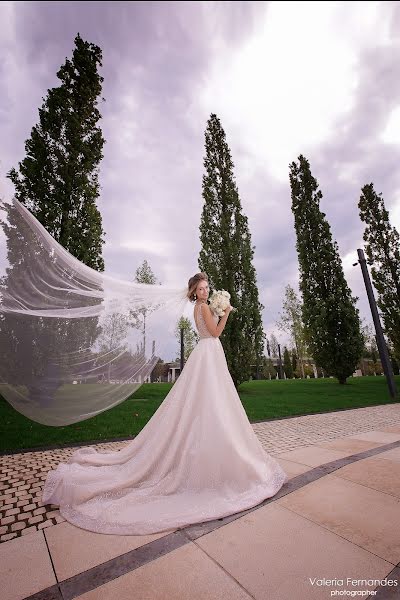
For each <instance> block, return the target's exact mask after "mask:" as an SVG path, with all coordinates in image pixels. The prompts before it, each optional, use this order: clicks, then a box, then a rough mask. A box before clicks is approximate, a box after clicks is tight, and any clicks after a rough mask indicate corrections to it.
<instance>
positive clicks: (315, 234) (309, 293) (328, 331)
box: [289, 155, 363, 384]
mask: <svg viewBox="0 0 400 600" xmlns="http://www.w3.org/2000/svg"><path fill="white" fill-rule="evenodd" d="M298 161H299V162H298V164H296V163H295V162H293V163H292V164H291V165H290V176H289V177H290V186H291V198H292V211H293V214H294V220H295V229H296V236H297V244H296V248H297V253H298V257H299V268H300V290H301V292H302V295H303V322H304V325H305V328H306V334H307V339H308V345H309V348H310V351H311V354H312V356H313V358H314V360H315V361H316V363H317V364H318V365H319V366H321V367H322V368H323V369H324V371H326V372H328V373H330V374H332V375H334V376H335V377H336V378H337V379H338V380H339V383H342V384H344V383H346V379H347V377H349V376H350V375H351V374H352V373H353V372H354V369H355V367H356V365H357V363H358V360H359V358H360V356H361V354H362V349H363V337H362V334H361V324H360V319H359V311H358V309H357V308H356V306H355V304H356V301H357V298H354V297H353V296H352V295H351V291H350V288H349V287H348V285H347V282H346V280H345V277H344V273H343V267H342V263H341V259H340V256H339V249H338V245H337V243H336V241H333V240H332V234H331V230H330V226H329V223H328V221H327V220H326V218H325V214H324V213H323V212H321V210H320V206H319V202H320V199H321V198H322V193H321V191H320V190H319V189H318V182H317V180H316V179H315V178H314V177H313V176H312V174H311V170H310V165H309V162H308V161H307V159H306V158H305V157H304V156H302V155H300V156H299V158H298Z"/></svg>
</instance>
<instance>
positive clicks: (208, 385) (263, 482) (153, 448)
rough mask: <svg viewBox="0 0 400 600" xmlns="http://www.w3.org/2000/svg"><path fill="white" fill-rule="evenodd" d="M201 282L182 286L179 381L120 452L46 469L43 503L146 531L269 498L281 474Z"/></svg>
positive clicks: (123, 529) (92, 453)
mask: <svg viewBox="0 0 400 600" xmlns="http://www.w3.org/2000/svg"><path fill="white" fill-rule="evenodd" d="M208 295H209V287H208V279H207V275H206V274H205V273H197V274H196V275H194V276H193V277H191V279H190V280H189V283H188V290H187V297H188V298H189V300H190V301H191V302H193V303H194V320H195V323H196V328H197V330H198V333H199V337H200V339H199V342H198V344H197V346H196V347H195V348H194V350H193V351H192V353H191V354H190V356H189V358H188V360H187V362H186V364H185V367H184V369H183V371H182V373H181V374H180V376H179V378H178V380H177V381H176V383H175V384H174V386H173V387H172V389H171V390H170V392H169V393H168V395H167V396H166V398H165V399H164V401H163V402H162V404H161V405H160V407H159V408H158V409H157V411H156V412H155V413H154V415H153V416H152V417H151V419H150V420H149V421H148V423H147V424H146V426H145V427H144V428H143V429H142V430H141V431H140V433H139V434H138V435H137V436H136V437H135V438H134V439H133V440H132V441H131V442H129V443H128V444H127V445H126V446H125V447H124V448H123V449H122V450H119V451H115V452H107V453H104V452H102V453H101V452H98V451H96V450H95V449H94V448H93V447H84V448H80V449H78V450H77V451H75V452H74V453H73V454H72V456H71V457H70V458H69V460H68V463H60V464H59V465H58V466H57V468H56V470H53V471H50V472H49V473H48V475H47V479H46V482H45V485H44V489H43V497H42V502H43V503H45V504H55V505H58V506H59V507H60V513H61V515H62V516H63V517H64V518H65V519H66V520H67V521H69V522H70V523H73V524H74V525H76V526H78V527H81V528H83V529H87V530H90V531H95V532H98V533H105V534H118V535H145V534H153V533H159V532H163V531H169V530H175V529H177V528H181V527H185V526H187V525H190V524H193V523H201V522H204V521H211V520H214V519H217V518H221V517H225V516H227V515H231V514H234V513H237V512H240V511H243V510H245V509H248V508H251V507H254V506H256V505H257V504H259V503H260V502H262V501H263V500H265V499H266V498H270V497H272V496H274V495H275V494H276V493H277V492H278V491H279V490H280V488H281V487H282V485H283V484H284V483H285V482H286V481H287V476H286V474H285V472H284V471H283V470H282V468H281V467H280V465H279V463H278V462H277V461H276V460H275V459H274V458H273V457H271V456H269V455H268V454H267V453H266V452H265V450H264V449H263V447H262V445H261V443H260V442H259V440H258V438H257V436H256V435H255V433H254V431H253V428H252V426H251V424H250V422H249V420H248V418H247V415H246V413H245V410H244V408H243V406H242V403H241V401H240V398H239V396H238V393H237V391H236V388H235V386H234V383H233V380H232V378H231V376H230V373H229V371H228V367H227V363H226V358H225V354H224V350H223V347H222V344H221V342H220V340H219V336H220V335H221V333H222V332H223V330H224V327H225V325H226V322H227V320H228V317H229V313H230V312H231V310H232V307H231V306H229V307H228V309H227V310H226V311H225V314H224V316H223V317H222V318H221V319H219V317H218V316H217V315H215V314H214V313H212V312H211V310H210V307H209V305H208V304H207V299H208Z"/></svg>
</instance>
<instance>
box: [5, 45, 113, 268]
mask: <svg viewBox="0 0 400 600" xmlns="http://www.w3.org/2000/svg"><path fill="white" fill-rule="evenodd" d="M101 60H102V52H101V49H100V48H99V47H98V46H95V45H94V44H90V43H88V42H85V41H83V40H82V38H81V37H80V35H79V34H78V35H77V37H76V38H75V49H74V51H73V56H72V59H71V60H69V59H66V61H65V64H64V65H63V66H62V67H61V68H60V70H59V71H58V73H57V77H58V78H59V79H60V81H61V84H60V85H59V86H58V87H54V88H52V89H50V90H48V93H47V97H46V99H45V100H44V102H43V105H42V108H40V109H39V124H38V125H35V126H34V127H33V128H32V132H31V136H30V138H29V139H28V140H27V141H26V142H25V150H26V158H24V160H23V161H22V162H21V163H19V170H18V171H17V170H16V169H15V168H13V169H11V171H10V172H9V173H8V177H9V178H10V179H11V180H12V182H13V183H14V186H15V190H16V193H15V196H16V198H17V199H18V200H19V201H20V202H21V203H22V204H24V205H25V206H26V207H27V208H28V209H29V210H30V211H31V212H32V213H33V215H34V216H35V217H36V218H37V219H38V220H39V221H40V222H41V223H42V225H43V226H44V227H45V228H46V229H47V231H48V232H49V233H50V234H51V235H52V236H53V237H54V238H55V239H56V240H57V241H58V242H59V243H60V244H61V245H62V246H63V247H64V248H65V249H66V250H68V251H69V252H70V253H71V254H72V255H73V256H75V257H76V258H78V259H79V260H80V261H82V262H83V263H85V264H86V265H88V266H89V267H92V268H93V269H96V270H98V271H103V270H104V261H103V258H102V256H101V254H102V244H103V243H104V239H103V238H102V235H103V233H104V232H103V229H102V220H101V215H100V212H99V211H98V209H97V207H96V199H97V197H98V196H99V183H98V165H99V163H100V160H101V159H102V157H103V154H102V149H103V145H104V138H103V135H102V131H101V129H100V127H99V126H98V125H97V123H98V121H99V119H100V118H101V116H100V112H99V110H98V108H97V105H98V97H99V95H100V93H101V89H102V82H103V77H101V76H100V75H99V73H98V67H99V66H101V64H102V63H101Z"/></svg>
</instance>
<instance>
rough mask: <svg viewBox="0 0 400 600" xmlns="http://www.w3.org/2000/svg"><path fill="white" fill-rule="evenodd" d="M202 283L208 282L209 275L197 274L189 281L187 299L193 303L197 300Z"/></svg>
mask: <svg viewBox="0 0 400 600" xmlns="http://www.w3.org/2000/svg"><path fill="white" fill-rule="evenodd" d="M200 281H207V282H208V277H207V273H196V275H193V277H191V278H190V279H189V283H188V292H187V297H188V298H189V300H190V301H191V302H194V301H195V300H196V298H195V297H194V295H195V293H196V289H197V286H198V284H199V282H200Z"/></svg>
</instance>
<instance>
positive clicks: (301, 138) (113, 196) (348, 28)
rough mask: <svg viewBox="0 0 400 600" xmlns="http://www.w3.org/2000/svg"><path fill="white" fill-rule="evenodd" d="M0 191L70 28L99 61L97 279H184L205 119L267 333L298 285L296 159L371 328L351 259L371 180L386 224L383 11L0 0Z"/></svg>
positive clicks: (387, 12) (390, 196) (396, 217)
mask: <svg viewBox="0 0 400 600" xmlns="http://www.w3.org/2000/svg"><path fill="white" fill-rule="evenodd" d="M0 29H1V35H0V89H1V94H0V131H1V136H0V191H1V195H2V196H3V197H4V198H10V197H11V196H12V194H13V188H12V185H11V183H10V181H9V180H8V179H6V177H5V175H6V173H7V172H8V170H9V169H10V168H11V167H12V166H16V165H17V164H18V161H20V160H22V159H23V158H24V156H25V151H24V142H25V140H26V139H27V138H28V137H29V135H30V130H31V128H32V126H33V125H34V124H36V123H37V121H38V108H39V107H40V106H41V103H42V98H43V97H44V96H45V95H46V93H47V90H48V88H50V87H54V86H57V85H58V82H59V80H58V79H57V77H56V72H57V70H58V69H59V67H60V66H61V65H62V64H63V63H64V61H65V58H66V57H70V56H71V54H72V50H73V47H74V38H75V36H76V34H77V33H78V32H79V33H80V34H81V36H82V37H83V38H84V39H85V40H87V41H90V42H93V43H95V44H98V45H99V46H100V47H101V48H102V50H103V68H102V75H103V77H104V87H103V96H104V98H105V99H106V102H104V103H102V104H101V106H100V110H101V112H102V115H103V119H102V121H101V125H102V128H103V134H104V137H105V139H106V142H107V143H106V145H105V149H104V154H105V156H104V159H103V161H102V163H101V176H100V181H101V186H102V190H101V197H100V199H99V203H98V205H99V208H100V210H101V213H102V217H103V226H104V229H105V231H106V240H107V242H106V245H105V246H104V259H105V263H106V272H107V273H108V274H110V275H114V276H116V277H118V278H123V279H133V277H134V274H135V271H136V268H137V267H138V266H139V265H140V264H141V263H142V262H143V260H144V259H147V260H148V261H149V263H150V264H151V266H152V268H153V271H154V272H155V274H156V276H157V277H158V278H159V280H160V281H161V282H163V283H170V284H174V285H177V286H183V285H185V284H186V282H187V280H188V278H189V277H190V276H191V275H192V274H194V273H196V272H197V271H198V264H197V259H198V254H199V250H200V242H199V223H200V215H201V209H202V196H201V182H202V175H203V156H204V130H205V127H206V123H207V119H208V118H209V116H210V113H212V112H215V113H216V114H217V115H218V116H219V118H220V119H221V122H222V125H223V127H224V129H225V132H226V135H227V141H228V144H229V146H230V148H231V151H232V157H233V161H234V164H235V175H236V181H237V184H238V188H239V193H240V197H241V201H242V206H243V211H244V213H245V214H246V215H247V216H248V218H249V225H250V230H251V235H252V242H253V244H254V245H255V246H256V250H255V258H254V263H255V267H256V270H257V277H258V285H259V290H260V300H261V302H262V303H263V304H264V305H265V310H264V313H263V317H264V325H265V330H266V332H267V334H270V333H271V331H272V330H274V329H275V333H277V334H278V337H280V338H281V341H285V336H284V335H283V334H280V333H279V331H278V330H277V329H276V326H275V322H276V320H277V318H278V313H279V311H280V310H281V305H282V299H283V293H284V288H285V286H286V285H287V284H288V283H290V284H291V285H293V286H294V287H297V284H298V263H297V254H296V250H295V237H294V230H293V217H292V213H291V210H290V187H289V177H288V172H289V168H288V165H289V163H290V162H291V161H293V160H295V159H296V158H297V156H298V155H299V154H300V153H303V154H305V156H306V157H307V158H308V160H309V161H310V163H311V168H312V172H313V175H314V176H315V177H316V178H317V179H318V182H319V185H320V189H321V191H322V193H323V199H322V202H321V208H322V210H323V211H324V212H325V213H326V215H327V218H328V220H329V223H330V225H331V228H332V232H333V236H334V238H336V240H337V242H338V244H339V249H340V253H341V256H342V258H343V264H344V268H345V274H346V277H347V280H348V283H349V285H350V286H351V288H352V290H353V292H354V294H356V295H357V296H359V297H360V301H359V308H360V312H361V316H362V317H364V318H365V320H366V322H371V317H370V312H369V308H368V303H367V300H366V298H365V291H364V289H363V283H362V277H361V272H360V269H359V267H352V263H353V262H355V261H356V260H357V253H356V249H357V248H358V247H361V244H362V233H363V226H362V223H361V221H360V219H359V216H358V209H357V203H358V199H359V196H360V189H361V187H362V186H363V185H364V184H366V183H369V182H371V181H373V182H374V185H375V189H376V191H378V192H382V193H383V196H384V199H385V201H386V207H387V208H388V209H389V211H390V215H391V220H392V223H393V224H394V225H395V226H396V227H397V228H400V169H399V164H400V76H399V72H400V70H399V62H400V3H399V2H346V3H344V2H237V1H235V2H112V3H111V2H0Z"/></svg>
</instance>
